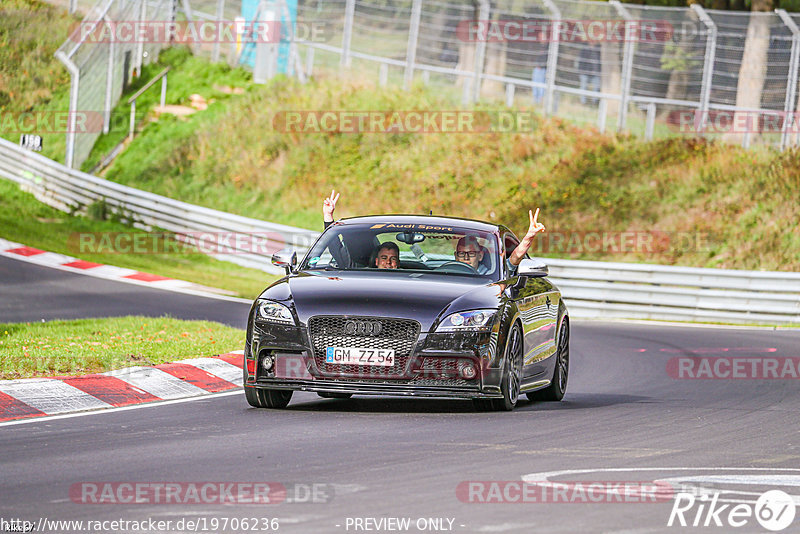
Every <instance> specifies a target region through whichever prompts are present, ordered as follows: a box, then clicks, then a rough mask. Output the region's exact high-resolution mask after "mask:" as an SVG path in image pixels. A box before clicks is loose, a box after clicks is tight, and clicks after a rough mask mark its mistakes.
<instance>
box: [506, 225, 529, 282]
mask: <svg viewBox="0 0 800 534" xmlns="http://www.w3.org/2000/svg"><path fill="white" fill-rule="evenodd" d="M517 245H519V239H517V238H516V236H515V235H514V234H512V233H511V232H506V233H505V234H504V235H503V249H504V250H503V257H504V258H505V260H506V261H504V262H503V272H505V276H506V277H508V276H510V275H511V273H509V272H506V271H507V270H508V259H509V258H510V257H511V253H512V252H514V249H515V248H517ZM525 257H528V255H527V254H526V255H525Z"/></svg>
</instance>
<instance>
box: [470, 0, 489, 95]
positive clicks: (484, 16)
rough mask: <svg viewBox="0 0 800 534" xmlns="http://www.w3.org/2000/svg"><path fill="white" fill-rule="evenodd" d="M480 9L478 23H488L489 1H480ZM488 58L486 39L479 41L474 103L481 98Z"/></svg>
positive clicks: (474, 79) (474, 81) (474, 82)
mask: <svg viewBox="0 0 800 534" xmlns="http://www.w3.org/2000/svg"><path fill="white" fill-rule="evenodd" d="M479 1H480V4H481V5H480V8H479V9H478V21H479V22H486V21H488V20H489V16H490V14H491V12H490V5H489V0H479ZM485 58H486V39H481V40H479V41H478V46H477V47H476V49H475V73H474V75H473V76H472V102H477V101H478V99H479V98H480V96H481V78H482V75H483V63H484V59H485Z"/></svg>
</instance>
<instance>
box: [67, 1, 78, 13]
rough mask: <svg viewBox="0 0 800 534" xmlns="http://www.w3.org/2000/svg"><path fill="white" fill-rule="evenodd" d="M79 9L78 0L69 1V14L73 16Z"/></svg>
mask: <svg viewBox="0 0 800 534" xmlns="http://www.w3.org/2000/svg"><path fill="white" fill-rule="evenodd" d="M77 7H78V0H69V14H70V15H72V14H73V13H75V9H77Z"/></svg>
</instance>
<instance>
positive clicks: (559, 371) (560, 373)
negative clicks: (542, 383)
mask: <svg viewBox="0 0 800 534" xmlns="http://www.w3.org/2000/svg"><path fill="white" fill-rule="evenodd" d="M557 355H558V356H557V357H556V366H555V369H553V377H552V379H551V380H550V385H549V386H547V387H546V388H544V389H540V390H539V391H534V392H533V393H528V394H527V397H528V400H532V401H547V402H558V401H560V400H561V399H563V398H564V393H566V392H567V379H568V378H569V319H567V318H566V317H565V318H564V320H563V321H562V322H561V331H560V332H559V334H558V350H557Z"/></svg>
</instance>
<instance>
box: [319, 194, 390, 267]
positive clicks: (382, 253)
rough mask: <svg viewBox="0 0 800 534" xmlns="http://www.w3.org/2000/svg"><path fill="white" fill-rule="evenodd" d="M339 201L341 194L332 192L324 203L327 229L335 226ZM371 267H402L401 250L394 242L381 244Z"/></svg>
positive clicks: (324, 219) (371, 260)
mask: <svg viewBox="0 0 800 534" xmlns="http://www.w3.org/2000/svg"><path fill="white" fill-rule="evenodd" d="M337 200H339V193H336V191H334V190H331V196H330V197H328V198H326V199H325V201H324V202H323V203H322V221H323V222H324V223H325V228H328V226H330V225H331V224H333V212H334V211H335V210H336V201H337ZM344 263H347V262H344ZM369 266H370V267H377V268H378V269H397V268H398V267H399V266H400V248H399V247H398V246H397V244H396V243H394V242H392V241H387V242H386V243H381V244H380V245H378V246H377V247H375V250H374V251H373V252H372V255H371V256H370V259H369Z"/></svg>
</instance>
